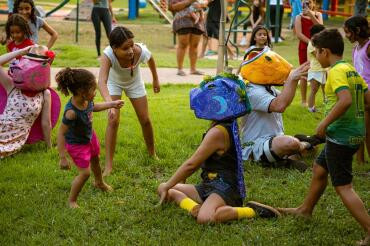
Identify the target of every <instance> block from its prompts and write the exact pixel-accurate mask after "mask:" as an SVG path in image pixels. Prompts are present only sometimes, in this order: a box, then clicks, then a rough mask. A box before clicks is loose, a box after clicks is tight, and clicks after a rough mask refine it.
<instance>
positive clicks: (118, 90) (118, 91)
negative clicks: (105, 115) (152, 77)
mask: <svg viewBox="0 0 370 246" xmlns="http://www.w3.org/2000/svg"><path fill="white" fill-rule="evenodd" d="M107 87H108V91H109V95H111V96H121V95H122V91H124V92H125V94H126V96H127V97H128V98H140V97H143V96H146V90H145V85H144V83H143V82H142V83H136V82H134V83H132V84H129V85H121V84H117V83H114V82H110V81H108V83H107Z"/></svg>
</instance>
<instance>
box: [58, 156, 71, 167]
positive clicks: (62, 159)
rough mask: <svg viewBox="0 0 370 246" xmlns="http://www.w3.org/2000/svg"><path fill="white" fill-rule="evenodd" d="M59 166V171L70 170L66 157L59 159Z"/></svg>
mask: <svg viewBox="0 0 370 246" xmlns="http://www.w3.org/2000/svg"><path fill="white" fill-rule="evenodd" d="M59 166H60V169H62V170H69V169H71V165H70V164H69V162H68V160H67V158H66V157H60V161H59Z"/></svg>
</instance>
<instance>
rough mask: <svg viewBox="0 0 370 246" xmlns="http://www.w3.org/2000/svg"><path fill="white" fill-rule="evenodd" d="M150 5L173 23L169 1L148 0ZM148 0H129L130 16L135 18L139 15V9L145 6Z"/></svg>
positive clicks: (132, 18) (131, 18)
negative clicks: (168, 10)
mask: <svg viewBox="0 0 370 246" xmlns="http://www.w3.org/2000/svg"><path fill="white" fill-rule="evenodd" d="M148 2H149V3H150V5H151V6H152V7H153V8H154V9H155V10H156V11H157V12H158V13H159V14H160V15H161V16H162V17H163V18H164V19H165V20H166V21H167V22H168V23H170V24H172V17H171V16H170V15H168V14H167V3H166V1H165V0H148ZM146 5H147V1H146V0H129V2H128V18H129V19H130V20H135V19H136V18H137V17H139V9H140V8H145V7H146Z"/></svg>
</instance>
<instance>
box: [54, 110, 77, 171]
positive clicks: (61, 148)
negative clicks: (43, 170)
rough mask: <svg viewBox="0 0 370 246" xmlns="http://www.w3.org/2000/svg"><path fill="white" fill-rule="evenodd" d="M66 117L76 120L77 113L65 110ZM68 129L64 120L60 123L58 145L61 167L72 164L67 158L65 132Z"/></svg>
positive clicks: (68, 167) (67, 167)
mask: <svg viewBox="0 0 370 246" xmlns="http://www.w3.org/2000/svg"><path fill="white" fill-rule="evenodd" d="M65 118H66V119H67V120H74V119H75V118H76V113H75V112H74V111H73V110H68V111H67V112H65ZM67 131H68V126H67V125H66V124H64V123H63V122H61V123H60V127H59V131H58V138H57V147H58V152H59V159H60V161H59V166H60V169H70V168H71V166H70V164H69V162H68V160H67V150H66V147H65V141H66V140H65V134H66V133H67Z"/></svg>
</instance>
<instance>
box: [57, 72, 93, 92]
mask: <svg viewBox="0 0 370 246" xmlns="http://www.w3.org/2000/svg"><path fill="white" fill-rule="evenodd" d="M55 80H56V82H57V84H58V88H57V89H58V90H60V91H61V92H62V93H63V94H64V95H66V96H68V95H69V93H72V95H78V94H80V93H83V94H84V93H87V92H88V91H89V90H90V89H91V88H96V79H95V76H94V74H92V73H91V72H90V71H88V70H86V69H72V68H70V67H67V68H64V69H62V70H60V71H59V72H58V73H57V75H56V76H55Z"/></svg>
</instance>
